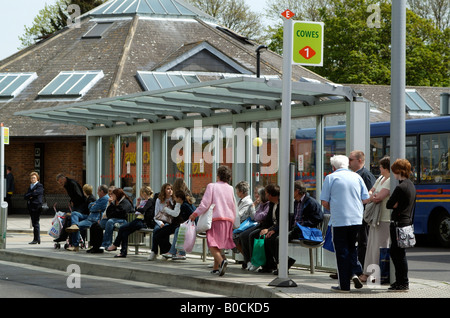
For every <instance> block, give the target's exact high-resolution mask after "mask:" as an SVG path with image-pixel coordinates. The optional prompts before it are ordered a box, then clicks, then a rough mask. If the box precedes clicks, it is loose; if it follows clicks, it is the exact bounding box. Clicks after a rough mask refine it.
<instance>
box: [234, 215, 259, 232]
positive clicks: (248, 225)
mask: <svg viewBox="0 0 450 318" xmlns="http://www.w3.org/2000/svg"><path fill="white" fill-rule="evenodd" d="M256 225H258V222H256V221H253V220H252V218H251V217H248V218H247V219H246V220H245V221H244V222H242V223H241V225H239V227H238V228H237V229H235V230H233V234H239V233H241V232H244V231H246V230H248V229H249V228H252V227H254V226H256Z"/></svg>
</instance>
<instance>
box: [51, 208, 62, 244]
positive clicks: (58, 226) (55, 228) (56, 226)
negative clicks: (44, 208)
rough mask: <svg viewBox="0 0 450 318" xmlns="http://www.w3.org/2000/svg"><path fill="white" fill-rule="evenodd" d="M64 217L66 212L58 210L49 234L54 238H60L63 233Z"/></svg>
mask: <svg viewBox="0 0 450 318" xmlns="http://www.w3.org/2000/svg"><path fill="white" fill-rule="evenodd" d="M63 217H64V212H56V214H55V217H54V218H53V220H52V226H51V227H50V229H49V230H48V235H50V236H51V237H53V238H58V237H59V236H60V235H61V230H62V227H63V225H62V218H63Z"/></svg>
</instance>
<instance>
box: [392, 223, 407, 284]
mask: <svg viewBox="0 0 450 318" xmlns="http://www.w3.org/2000/svg"><path fill="white" fill-rule="evenodd" d="M395 229H396V226H395V224H394V223H391V227H390V233H391V250H390V254H391V259H392V263H393V264H394V268H395V282H396V283H397V284H400V285H408V284H409V280H408V262H407V260H406V249H404V248H401V247H399V246H398V245H397V239H396V238H397V233H396V231H395Z"/></svg>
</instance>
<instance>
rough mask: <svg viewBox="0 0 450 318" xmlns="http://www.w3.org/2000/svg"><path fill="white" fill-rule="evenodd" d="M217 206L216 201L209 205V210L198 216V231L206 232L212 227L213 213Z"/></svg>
mask: <svg viewBox="0 0 450 318" xmlns="http://www.w3.org/2000/svg"><path fill="white" fill-rule="evenodd" d="M215 206H216V205H215V204H214V203H212V204H211V205H210V206H209V209H208V211H207V212H206V213H204V214H202V215H200V216H199V217H198V220H197V226H196V230H197V233H203V232H206V231H208V230H209V229H210V228H211V224H212V214H213V210H214V207H215Z"/></svg>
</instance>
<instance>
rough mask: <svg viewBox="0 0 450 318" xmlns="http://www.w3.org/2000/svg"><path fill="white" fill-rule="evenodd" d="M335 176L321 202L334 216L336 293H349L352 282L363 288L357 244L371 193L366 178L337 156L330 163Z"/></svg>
mask: <svg viewBox="0 0 450 318" xmlns="http://www.w3.org/2000/svg"><path fill="white" fill-rule="evenodd" d="M330 163H331V165H332V167H333V170H334V172H333V173H331V174H329V175H328V176H326V178H325V180H324V182H323V188H322V192H321V194H320V200H321V202H322V205H323V206H324V207H325V208H326V209H327V210H329V211H330V213H331V219H330V222H331V225H332V230H333V244H334V249H335V254H336V263H337V270H338V279H339V286H338V287H332V289H333V290H334V291H341V292H349V291H350V279H351V280H353V282H354V284H355V287H356V288H361V287H362V284H361V282H360V281H359V278H358V276H357V275H355V272H356V269H355V267H357V265H358V266H359V267H361V265H360V264H359V263H358V258H357V249H356V240H357V234H358V231H359V229H360V227H361V223H362V218H363V212H364V208H363V204H364V203H366V202H368V199H369V197H370V196H369V192H368V191H367V188H366V185H365V184H364V181H363V180H362V178H361V177H360V176H359V175H358V174H357V173H355V172H353V171H351V170H349V169H348V164H349V160H348V157H346V156H343V155H336V156H333V157H332V158H331V159H330Z"/></svg>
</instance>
